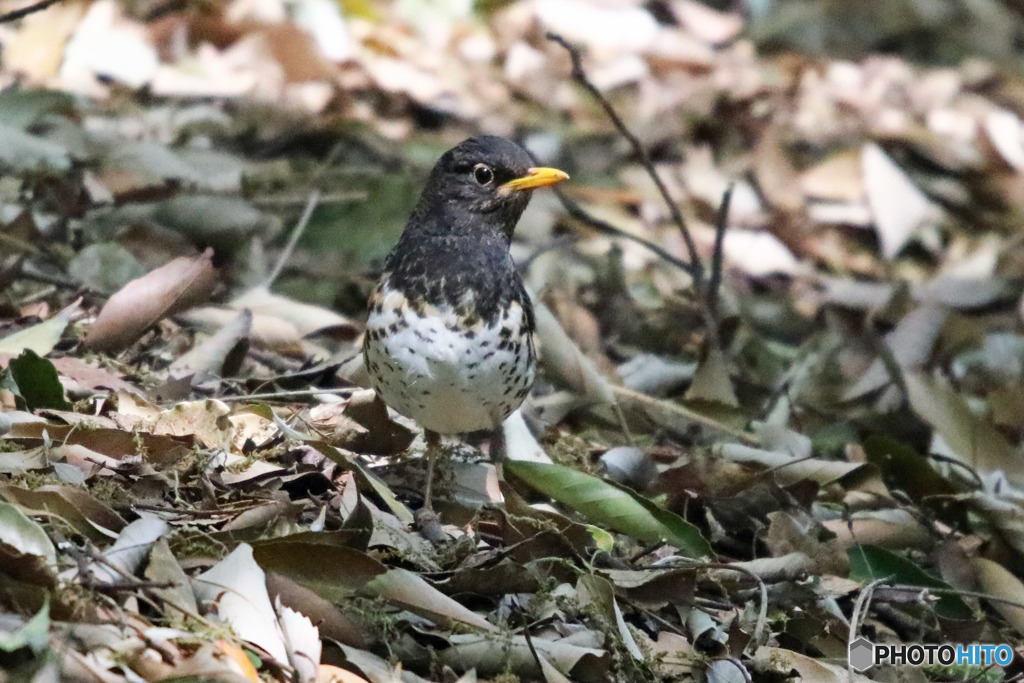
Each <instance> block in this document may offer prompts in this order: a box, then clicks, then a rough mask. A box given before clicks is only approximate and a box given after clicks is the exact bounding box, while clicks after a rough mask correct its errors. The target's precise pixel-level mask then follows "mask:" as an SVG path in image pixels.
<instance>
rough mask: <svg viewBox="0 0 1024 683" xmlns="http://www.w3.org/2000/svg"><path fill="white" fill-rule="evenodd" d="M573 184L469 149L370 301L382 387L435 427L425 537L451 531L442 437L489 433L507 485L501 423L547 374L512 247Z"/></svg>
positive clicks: (430, 433) (373, 353) (372, 372)
mask: <svg viewBox="0 0 1024 683" xmlns="http://www.w3.org/2000/svg"><path fill="white" fill-rule="evenodd" d="M568 177H569V176H568V174H567V173H565V172H564V171H561V170H559V169H556V168H549V167H544V166H538V165H536V164H535V162H534V159H533V157H532V156H531V155H530V153H529V152H527V151H526V150H525V149H523V147H521V146H520V145H518V144H517V143H515V142H513V141H512V140H509V139H507V138H504V137H499V136H495V135H479V136H475V137H471V138H468V139H466V140H464V141H462V142H461V143H459V144H458V145H456V146H455V147H453V148H451V149H450V150H448V151H447V152H445V153H444V154H443V155H442V156H441V157H440V159H438V161H437V163H436V164H435V166H434V168H433V170H432V171H431V172H430V175H429V177H428V178H427V182H426V186H425V187H424V189H423V192H422V194H421V195H420V197H419V200H418V202H417V203H416V206H415V208H414V209H413V211H412V213H411V215H410V217H409V219H408V222H407V223H406V226H405V229H404V230H403V232H402V234H401V237H400V238H399V240H398V242H397V244H396V245H395V246H394V248H393V249H392V250H391V252H390V253H389V254H388V256H387V257H386V259H385V261H384V267H383V271H382V273H381V276H380V280H379V281H378V283H377V286H376V287H375V288H374V290H373V291H372V293H371V294H370V297H369V301H368V313H367V322H366V329H365V332H364V336H363V359H364V361H365V365H366V369H367V372H368V374H369V377H370V382H371V385H372V387H373V389H374V390H376V393H377V395H378V396H379V397H380V398H381V399H382V400H383V401H384V403H385V404H387V405H388V406H389V407H390V408H392V409H393V410H395V411H396V412H398V413H401V414H402V415H405V416H406V417H408V418H411V419H412V420H414V421H415V422H416V423H418V424H419V425H420V426H421V427H422V428H423V430H424V439H425V442H426V451H425V453H424V456H425V458H426V461H427V474H426V485H425V491H424V502H423V506H422V507H421V508H420V509H419V510H418V511H417V515H416V521H417V522H418V523H419V524H420V528H421V529H426V528H427V527H428V526H434V527H435V528H436V530H438V531H439V530H440V525H439V523H438V522H437V516H436V514H435V513H434V510H433V502H432V486H433V476H434V462H435V460H436V458H437V456H438V454H439V451H440V449H441V437H442V435H464V434H467V433H472V432H484V431H486V432H489V433H490V441H491V447H490V456H491V459H492V460H493V461H494V462H495V465H496V467H497V468H498V471H499V476H500V472H501V462H502V461H503V460H504V458H505V440H504V433H503V431H502V427H501V426H502V423H503V422H504V420H505V418H507V417H508V416H509V415H510V414H512V412H514V411H515V410H516V409H517V408H519V406H520V405H521V404H522V402H523V400H524V399H525V398H526V396H527V394H528V393H529V392H530V389H531V387H532V386H533V381H534V377H535V375H536V368H537V353H536V350H535V347H534V341H533V332H534V314H533V307H532V305H531V303H530V297H529V295H528V294H527V292H526V288H525V287H524V285H523V281H522V279H521V278H520V276H519V273H518V272H517V271H516V267H515V263H514V262H513V260H512V255H511V254H510V252H509V246H510V244H511V242H512V235H513V232H514V231H515V228H516V224H517V223H518V222H519V218H520V217H521V216H522V214H523V211H524V210H525V209H526V206H527V204H528V203H529V201H530V197H531V195H532V191H533V190H535V189H536V188H539V187H544V186H546V185H553V184H555V183H558V182H561V181H563V180H566V179H568Z"/></svg>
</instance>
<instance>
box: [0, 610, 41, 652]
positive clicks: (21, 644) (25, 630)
mask: <svg viewBox="0 0 1024 683" xmlns="http://www.w3.org/2000/svg"><path fill="white" fill-rule="evenodd" d="M49 644H50V603H49V602H45V603H43V606H42V607H40V608H39V611H38V612H36V613H35V615H33V617H32V618H31V619H29V620H28V621H26V622H25V623H24V624H22V626H21V627H20V628H19V629H17V630H16V631H14V632H13V633H0V651H3V652H15V651H17V650H20V649H22V648H25V647H27V648H29V649H30V650H32V652H35V653H37V654H38V653H40V652H42V651H44V650H45V649H46V648H47V647H48V646H49Z"/></svg>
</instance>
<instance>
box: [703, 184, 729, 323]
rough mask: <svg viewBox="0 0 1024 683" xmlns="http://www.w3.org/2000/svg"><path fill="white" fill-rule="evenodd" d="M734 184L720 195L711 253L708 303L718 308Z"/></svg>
mask: <svg viewBox="0 0 1024 683" xmlns="http://www.w3.org/2000/svg"><path fill="white" fill-rule="evenodd" d="M735 188H736V183H733V182H730V183H729V185H728V186H727V187H726V188H725V193H724V194H723V195H722V203H721V205H719V207H718V222H717V223H716V224H715V246H714V249H712V251H711V278H710V279H709V280H708V302H709V304H710V305H711V306H712V307H714V308H715V310H716V312H717V307H718V288H719V287H721V286H722V258H723V255H724V250H723V243H724V241H725V228H726V226H727V225H728V223H729V206H730V205H731V204H732V191H733V190H734V189H735Z"/></svg>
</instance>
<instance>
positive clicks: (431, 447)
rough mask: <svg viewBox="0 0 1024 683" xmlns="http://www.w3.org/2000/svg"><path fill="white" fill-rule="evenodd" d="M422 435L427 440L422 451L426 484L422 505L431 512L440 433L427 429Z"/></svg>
mask: <svg viewBox="0 0 1024 683" xmlns="http://www.w3.org/2000/svg"><path fill="white" fill-rule="evenodd" d="M423 435H424V437H425V439H426V442H427V450H426V452H425V453H424V456H425V457H426V459H427V485H426V487H425V488H424V490H423V507H424V508H425V509H427V510H429V511H430V512H433V511H434V498H433V492H434V463H435V462H436V461H437V455H438V453H439V452H440V451H441V435H440V434H438V433H437V432H432V431H430V430H429V429H427V430H425V431H424V434H423Z"/></svg>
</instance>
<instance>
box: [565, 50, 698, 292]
mask: <svg viewBox="0 0 1024 683" xmlns="http://www.w3.org/2000/svg"><path fill="white" fill-rule="evenodd" d="M547 38H548V40H551V41H554V42H556V43H558V44H559V45H561V46H562V47H563V48H565V50H566V51H567V52H568V53H569V58H570V59H571V60H572V78H573V80H574V81H576V82H577V83H579V84H580V85H582V86H583V87H584V88H585V89H586V90H587V92H589V93H590V94H591V96H592V97H593V98H594V99H595V100H597V102H598V104H600V105H601V108H602V109H604V113H605V114H606V115H607V116H608V118H609V119H610V120H611V122H612V124H613V125H614V126H615V129H616V130H618V131H619V133H620V134H621V135H622V137H624V138H626V140H628V141H629V144H630V145H632V147H633V151H634V152H635V153H636V155H637V157H639V159H640V163H641V165H643V167H644V170H645V171H647V175H649V176H650V177H651V180H653V181H654V184H655V186H657V188H658V192H659V193H660V194H661V198H662V199H663V200H664V201H665V205H666V206H667V207H668V210H669V213H670V214H671V215H672V221H673V222H674V223H675V224H676V225H677V226H678V227H679V231H680V233H682V236H683V241H684V242H685V243H686V251H687V255H688V256H689V257H690V268H691V269H692V270H691V271H688V272H690V274H691V275H693V278H694V280H703V271H704V266H703V265H702V264H701V262H700V255H699V254H698V253H697V243H696V242H694V241H693V235H691V234H690V229H689V228H688V227H687V225H686V219H684V218H683V213H682V211H680V210H679V204H677V203H676V202H675V201H674V200H673V199H672V195H670V194H669V192H668V187H667V186H666V185H665V182H664V181H663V180H662V179H661V174H659V173H658V171H657V169H656V168H654V163H653V162H652V161H651V156H650V155H649V154H648V153H647V150H646V149H645V148H644V146H643V144H641V142H640V140H639V139H638V138H637V137H636V136H635V135H633V133H632V131H630V130H629V128H628V127H626V124H625V122H623V120H622V119H621V118H620V117H619V114H618V112H616V111H615V108H614V107H612V105H611V103H610V102H609V101H608V100H607V99H606V98H605V96H604V95H602V94H601V91H600V90H598V89H597V86H595V85H594V84H593V83H591V82H590V79H589V78H588V77H587V73H586V71H584V70H583V58H582V57H581V56H580V51H579V50H578V49H576V47H574V46H573V45H572V44H570V43H569V41H567V40H566V39H565V38H563V37H562V36H560V35H559V34H557V33H552V32H549V33H548V34H547ZM701 284H703V282H702V283H701Z"/></svg>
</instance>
